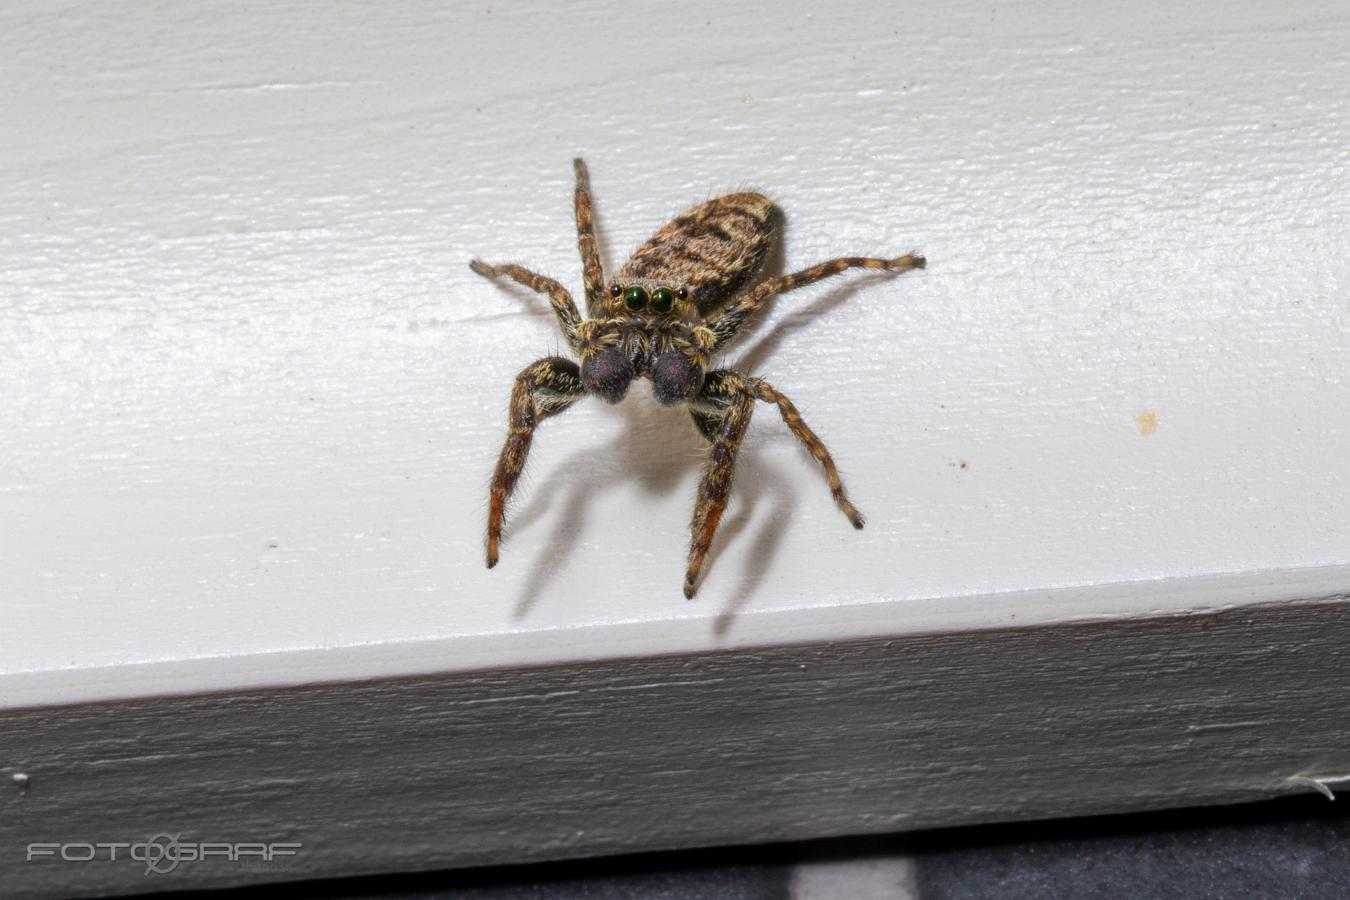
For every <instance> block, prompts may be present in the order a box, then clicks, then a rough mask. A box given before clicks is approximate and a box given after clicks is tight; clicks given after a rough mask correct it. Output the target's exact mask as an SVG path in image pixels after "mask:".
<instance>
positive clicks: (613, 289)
mask: <svg viewBox="0 0 1350 900" xmlns="http://www.w3.org/2000/svg"><path fill="white" fill-rule="evenodd" d="M622 291H623V288H621V287H619V286H618V285H617V284H611V285H610V286H609V295H610V296H611V297H617V296H619V294H620V293H622Z"/></svg>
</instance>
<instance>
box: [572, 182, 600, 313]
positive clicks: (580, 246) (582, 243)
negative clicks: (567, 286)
mask: <svg viewBox="0 0 1350 900" xmlns="http://www.w3.org/2000/svg"><path fill="white" fill-rule="evenodd" d="M572 168H573V169H574V170H575V171H576V174H577V189H576V201H575V207H576V214H577V250H578V251H579V252H580V253H581V277H582V278H583V279H584V280H585V282H586V311H587V313H588V314H590V315H595V311H596V304H597V303H599V302H600V295H601V291H603V290H604V287H605V271H604V269H603V268H602V267H601V266H600V252H599V251H598V250H597V249H596V246H595V216H594V215H593V214H592V213H591V176H590V173H589V172H587V171H586V163H585V162H583V161H582V160H580V159H574V160H572Z"/></svg>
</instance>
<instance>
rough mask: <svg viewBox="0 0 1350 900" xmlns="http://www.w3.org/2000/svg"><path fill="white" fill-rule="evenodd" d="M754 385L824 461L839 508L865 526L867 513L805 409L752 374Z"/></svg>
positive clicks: (759, 397) (761, 397) (758, 397)
mask: <svg viewBox="0 0 1350 900" xmlns="http://www.w3.org/2000/svg"><path fill="white" fill-rule="evenodd" d="M746 380H747V381H748V382H749V383H750V389H751V391H752V392H753V393H754V395H755V399H756V400H762V401H764V402H765V403H773V404H776V405H777V406H778V411H779V412H780V413H782V414H783V421H784V422H786V423H787V427H788V428H789V429H791V431H792V433H793V434H794V435H796V436H797V440H799V441H801V442H802V444H803V445H804V446H805V447H806V449H807V450H808V451H810V453H811V455H812V456H814V457H815V458H816V461H817V462H819V463H820V465H821V468H823V469H824V470H825V478H826V479H827V480H828V481H829V482H830V494H831V495H833V497H834V502H835V503H837V504H838V505H839V509H840V510H841V511H842V512H843V513H844V515H846V516H848V520H849V521H850V522H852V523H853V527H854V528H862V527H863V515H862V513H860V512H858V508H857V507H856V506H854V505H853V504H852V503H851V502H849V499H848V494H846V493H845V492H844V482H843V480H842V479H840V477H839V470H838V469H837V468H836V467H835V465H834V459H833V458H831V456H830V451H829V450H827V449H825V443H824V441H822V440H821V439H820V438H819V437H818V436H817V435H816V433H815V432H814V431H812V430H811V429H810V428H808V427H807V425H806V422H804V421H803V420H802V415H801V413H799V412H797V407H795V406H793V405H792V401H791V400H789V399H788V398H787V397H786V396H785V395H783V394H780V393H779V392H778V391H777V389H775V388H774V386H773V385H771V384H769V383H768V382H767V381H765V380H764V379H762V378H748V379H746Z"/></svg>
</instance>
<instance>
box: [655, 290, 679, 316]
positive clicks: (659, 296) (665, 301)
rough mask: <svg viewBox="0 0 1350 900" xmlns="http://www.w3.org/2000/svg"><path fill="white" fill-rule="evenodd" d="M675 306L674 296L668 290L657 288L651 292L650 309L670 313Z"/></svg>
mask: <svg viewBox="0 0 1350 900" xmlns="http://www.w3.org/2000/svg"><path fill="white" fill-rule="evenodd" d="M674 305H675V294H674V293H673V292H672V291H671V290H670V288H657V289H656V290H654V291H652V309H654V310H656V311H657V312H670V308H671V307H672V306H674Z"/></svg>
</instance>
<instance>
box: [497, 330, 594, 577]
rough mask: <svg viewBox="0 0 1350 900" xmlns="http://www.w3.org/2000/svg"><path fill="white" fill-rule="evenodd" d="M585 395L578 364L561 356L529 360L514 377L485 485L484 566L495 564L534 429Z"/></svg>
mask: <svg viewBox="0 0 1350 900" xmlns="http://www.w3.org/2000/svg"><path fill="white" fill-rule="evenodd" d="M585 395H586V392H585V390H584V389H583V388H582V386H581V372H580V370H579V369H578V368H577V364H576V363H574V362H572V361H571V360H570V359H563V358H562V357H561V356H550V357H546V358H545V359H541V360H538V361H537V362H533V363H530V365H528V366H526V367H525V368H524V369H523V370H522V371H521V373H520V374H519V375H517V376H516V383H515V386H514V387H513V388H512V389H511V412H510V429H511V430H510V432H509V433H508V434H507V436H506V443H505V444H504V445H503V446H502V452H501V455H500V456H499V457H497V469H496V471H495V472H493V474H492V483H491V485H490V486H489V488H488V527H487V565H488V568H489V569H490V568H492V567H493V566H495V565H496V564H497V545H498V544H500V543H501V539H502V521H503V519H505V517H506V503H507V501H508V500H510V499H511V492H512V491H513V490H515V487H516V481H517V480H518V479H519V478H520V471H521V469H523V468H524V467H525V457H527V456H528V455H529V453H530V443H531V442H532V441H533V440H534V429H535V427H536V426H538V424H539V423H540V422H541V421H543V420H544V419H547V418H548V417H549V416H555V415H557V414H558V413H560V412H562V411H563V410H565V409H567V408H568V407H569V406H571V405H572V404H573V403H576V402H577V401H578V400H580V399H581V398H582V397H584V396H585Z"/></svg>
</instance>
